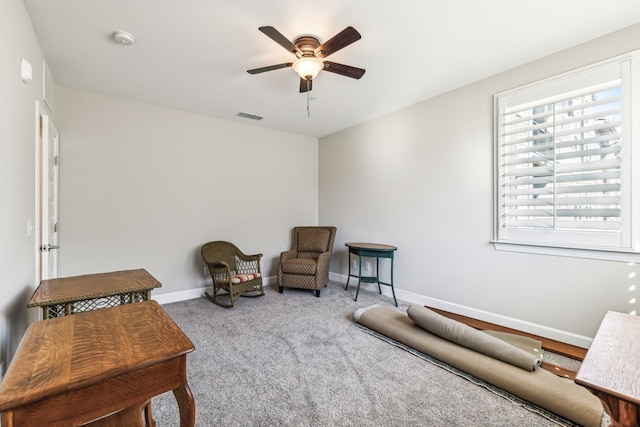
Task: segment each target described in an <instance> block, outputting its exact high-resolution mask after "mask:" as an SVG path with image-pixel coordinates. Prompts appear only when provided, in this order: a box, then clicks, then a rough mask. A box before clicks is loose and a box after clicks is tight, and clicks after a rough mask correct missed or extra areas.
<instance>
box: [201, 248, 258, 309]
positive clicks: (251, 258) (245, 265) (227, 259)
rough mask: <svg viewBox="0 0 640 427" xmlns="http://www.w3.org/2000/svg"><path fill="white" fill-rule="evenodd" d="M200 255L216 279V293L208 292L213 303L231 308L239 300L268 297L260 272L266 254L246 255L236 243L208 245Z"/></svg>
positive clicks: (214, 282) (214, 290) (214, 286)
mask: <svg viewBox="0 0 640 427" xmlns="http://www.w3.org/2000/svg"><path fill="white" fill-rule="evenodd" d="M200 253H201V254H202V259H203V260H204V262H205V263H206V264H207V267H209V273H211V279H213V293H212V294H209V293H208V292H205V295H206V296H207V298H209V300H211V302H213V303H215V304H218V305H219V306H222V307H225V308H230V307H233V305H234V303H235V301H236V299H238V297H241V296H243V297H261V296H263V295H264V288H263V286H262V273H261V272H260V258H262V254H255V255H245V254H244V253H242V251H241V250H240V249H238V248H237V247H236V246H235V245H234V244H233V243H229V242H224V241H221V240H219V241H215V242H209V243H206V244H204V245H203V246H202V248H201V249H200ZM220 297H224V298H223V300H226V299H227V297H228V300H229V304H225V303H224V302H223V301H221V300H220Z"/></svg>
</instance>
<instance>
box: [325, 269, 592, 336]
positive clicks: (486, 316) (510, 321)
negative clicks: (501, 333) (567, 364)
mask: <svg viewBox="0 0 640 427" xmlns="http://www.w3.org/2000/svg"><path fill="white" fill-rule="evenodd" d="M329 278H330V279H331V280H334V281H337V282H341V283H345V284H346V283H347V276H346V275H342V274H336V273H329ZM354 284H356V285H357V281H356V280H355V279H352V280H351V281H350V284H349V285H350V287H353V288H354V291H355V286H354ZM360 289H366V290H369V291H372V292H377V291H378V285H376V284H375V283H363V284H361V285H360ZM394 289H395V292H396V298H397V299H399V300H402V301H405V302H408V303H412V304H419V305H422V306H428V307H433V308H438V309H440V310H445V311H449V312H451V313H455V314H459V315H462V316H467V317H472V318H474V319H478V320H482V321H485V322H490V323H495V324H496V325H500V326H505V327H507V328H511V329H517V330H519V331H523V332H527V333H530V334H534V335H539V336H541V337H546V338H549V339H553V340H556V341H560V342H564V343H567V344H571V345H575V346H577V347H581V348H589V346H590V345H591V341H592V338H589V337H586V336H583V335H577V334H574V333H571V332H567V331H563V330H560V329H555V328H550V327H548V326H544V325H538V324H536V323H531V322H527V321H524V320H519V319H514V318H512V317H507V316H502V315H500V314H495V313H491V312H488V311H484V310H478V309H476V308H472V307H468V306H464V305H461V304H456V303H452V302H448V301H443V300H440V299H436V298H430V297H427V296H425V295H420V294H416V293H413V292H409V291H405V290H402V289H399V288H398V287H397V286H394ZM382 294H383V295H386V296H389V297H392V296H393V294H392V293H391V287H389V286H382Z"/></svg>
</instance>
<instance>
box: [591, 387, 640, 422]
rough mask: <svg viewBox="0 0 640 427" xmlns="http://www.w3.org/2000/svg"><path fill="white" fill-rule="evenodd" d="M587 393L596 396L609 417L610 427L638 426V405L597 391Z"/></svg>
mask: <svg viewBox="0 0 640 427" xmlns="http://www.w3.org/2000/svg"><path fill="white" fill-rule="evenodd" d="M589 391H590V392H591V393H593V394H595V395H596V396H598V398H599V399H600V400H601V401H602V406H603V407H604V410H605V411H606V413H607V414H609V415H610V416H611V426H612V427H638V426H640V411H639V410H638V405H636V404H634V403H631V402H627V401H625V400H622V399H618V398H617V397H615V396H611V395H610V394H607V393H603V392H600V391H598V390H593V389H589Z"/></svg>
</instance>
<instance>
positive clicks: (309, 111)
mask: <svg viewBox="0 0 640 427" xmlns="http://www.w3.org/2000/svg"><path fill="white" fill-rule="evenodd" d="M310 82H311V80H307V117H311V110H310V109H309V92H311V89H309V83H310Z"/></svg>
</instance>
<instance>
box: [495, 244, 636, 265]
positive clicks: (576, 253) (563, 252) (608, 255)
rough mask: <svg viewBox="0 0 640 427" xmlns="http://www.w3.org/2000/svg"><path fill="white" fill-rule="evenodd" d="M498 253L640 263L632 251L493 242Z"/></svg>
mask: <svg viewBox="0 0 640 427" xmlns="http://www.w3.org/2000/svg"><path fill="white" fill-rule="evenodd" d="M491 243H493V247H494V248H495V249H496V250H497V251H508V252H520V253H527V254H537V255H553V256H564V257H571V258H586V259H595V260H600V261H618V262H633V263H640V253H638V252H631V251H622V250H619V251H603V250H596V249H576V248H562V247H551V246H542V245H532V244H522V243H508V242H498V241H496V240H492V241H491Z"/></svg>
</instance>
